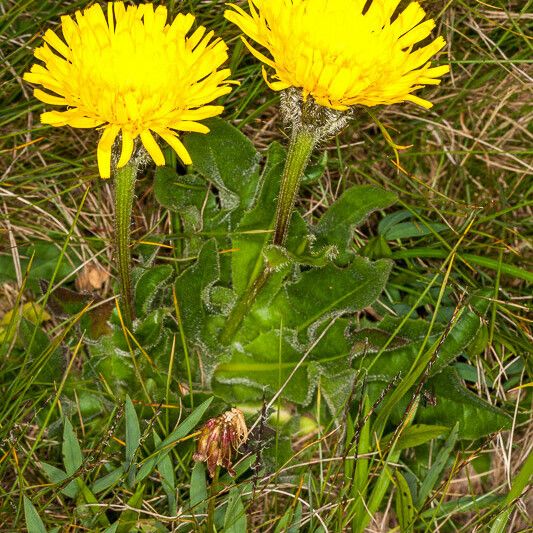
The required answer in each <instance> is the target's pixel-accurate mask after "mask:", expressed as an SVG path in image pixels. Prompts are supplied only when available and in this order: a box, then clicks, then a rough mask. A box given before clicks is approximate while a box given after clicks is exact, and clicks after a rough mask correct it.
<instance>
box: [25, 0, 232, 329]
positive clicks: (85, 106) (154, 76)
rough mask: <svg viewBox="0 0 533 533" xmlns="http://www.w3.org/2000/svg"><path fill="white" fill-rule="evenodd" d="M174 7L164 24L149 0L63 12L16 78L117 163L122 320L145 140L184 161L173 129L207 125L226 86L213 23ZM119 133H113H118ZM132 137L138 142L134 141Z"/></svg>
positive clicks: (106, 171) (128, 312)
mask: <svg viewBox="0 0 533 533" xmlns="http://www.w3.org/2000/svg"><path fill="white" fill-rule="evenodd" d="M194 20H195V18H194V16H193V15H191V14H179V15H178V16H177V17H176V18H175V19H174V21H173V22H172V23H171V24H167V9H166V8H165V7H164V6H157V7H156V8H154V6H153V5H152V4H142V5H138V6H127V7H126V6H125V5H124V3H123V2H110V3H108V4H107V15H106V14H104V11H103V9H102V8H101V6H100V5H98V4H95V5H92V6H91V7H89V8H87V9H86V10H84V11H83V12H82V11H77V12H76V14H75V17H74V18H72V17H70V16H64V17H62V19H61V33H62V37H60V36H59V35H58V34H57V33H55V32H54V31H53V30H47V31H46V33H45V34H44V41H45V44H44V45H43V46H41V47H39V48H37V49H36V50H35V57H36V58H37V59H38V60H39V61H41V62H42V63H43V64H41V63H38V64H35V65H33V66H32V68H31V70H30V72H28V73H26V74H25V75H24V79H25V80H27V81H29V82H31V83H33V84H35V85H41V86H42V87H43V89H44V90H43V89H40V88H36V89H35V91H34V95H35V97H36V98H38V99H39V100H41V101H43V102H44V103H46V104H49V105H52V106H60V108H61V109H54V110H52V111H47V112H45V113H43V114H42V115H41V121H42V122H43V123H44V124H50V125H52V126H71V127H74V128H98V129H99V130H100V131H101V132H102V135H101V137H100V141H99V143H98V150H97V156H98V168H99V172H100V176H101V177H102V178H109V177H110V176H111V171H112V168H114V169H116V172H115V180H116V192H115V195H116V221H117V224H116V225H117V228H116V229H117V258H118V268H119V273H120V277H121V284H122V296H123V298H122V300H123V305H124V313H125V316H126V319H127V321H128V322H129V321H131V319H132V317H133V307H132V304H131V281H130V273H129V271H130V262H131V259H130V251H129V238H130V237H129V233H130V232H129V224H130V220H131V210H132V202H133V188H134V183H135V176H136V174H137V170H138V167H139V164H140V162H141V161H142V160H143V154H144V150H143V149H142V148H141V144H142V146H143V147H144V149H145V150H146V152H148V154H149V155H150V156H151V158H152V159H153V161H154V162H155V164H156V165H164V164H165V158H164V156H163V152H162V150H161V148H160V146H159V143H158V142H157V140H156V137H159V138H161V139H162V140H164V141H166V143H168V144H169V145H170V146H171V147H172V148H173V149H174V150H175V152H176V153H177V154H178V156H179V157H180V159H181V160H182V161H183V162H184V163H185V164H190V163H191V158H190V156H189V154H188V153H187V150H186V149H185V147H184V145H183V143H182V142H181V141H180V139H179V134H178V132H181V131H184V132H187V131H194V132H199V133H207V132H208V131H209V129H208V128H207V127H206V126H205V125H203V124H201V123H200V122H199V121H201V120H202V119H205V118H208V117H213V116H216V115H219V114H220V113H221V112H222V111H223V107H222V106H218V105H211V103H212V102H213V101H214V100H215V99H216V98H218V97H219V96H222V95H224V94H227V93H228V92H230V91H231V87H230V85H229V81H228V78H229V75H230V71H229V70H228V69H221V70H219V68H220V67H221V65H222V64H223V63H224V62H225V61H226V60H227V57H228V55H227V47H226V45H225V43H224V42H223V41H222V40H221V39H213V32H212V31H211V32H207V31H206V28H204V27H203V26H199V27H198V28H197V29H196V30H194V31H192V32H191V28H192V25H193V23H194ZM118 139H119V140H120V143H119V141H118ZM139 141H140V142H139Z"/></svg>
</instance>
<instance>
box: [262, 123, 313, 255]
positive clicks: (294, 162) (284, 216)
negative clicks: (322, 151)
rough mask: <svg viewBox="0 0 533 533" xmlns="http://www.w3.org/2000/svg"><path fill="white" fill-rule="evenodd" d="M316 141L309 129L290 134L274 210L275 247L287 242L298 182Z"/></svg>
mask: <svg viewBox="0 0 533 533" xmlns="http://www.w3.org/2000/svg"><path fill="white" fill-rule="evenodd" d="M317 140H318V139H317V135H316V133H314V132H313V131H312V130H311V129H310V128H306V127H300V128H295V129H294V130H293V132H292V137H291V142H290V144H289V150H288V153H287V161H286V163H285V169H284V170H283V176H282V178H281V188H280V193H279V197H278V205H277V208H276V224H275V226H274V237H273V240H272V242H273V244H275V245H277V246H285V242H286V241H287V236H288V234H289V225H290V222H291V217H292V212H293V209H294V204H295V203H296V196H297V194H298V190H299V189H300V182H301V180H302V176H303V173H304V171H305V169H306V167H307V164H308V163H309V158H310V157H311V153H312V152H313V148H314V147H315V145H316V143H317Z"/></svg>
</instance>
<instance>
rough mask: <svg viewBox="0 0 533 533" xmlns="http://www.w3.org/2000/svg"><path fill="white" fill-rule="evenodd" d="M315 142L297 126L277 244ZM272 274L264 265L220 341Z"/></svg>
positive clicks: (231, 334)
mask: <svg viewBox="0 0 533 533" xmlns="http://www.w3.org/2000/svg"><path fill="white" fill-rule="evenodd" d="M316 142H317V136H316V135H315V134H314V133H313V132H311V131H310V130H309V129H307V128H298V129H295V130H294V131H293V134H292V137H291V142H290V144H289V150H288V153H287V160H286V162H285V168H284V169H283V176H282V178H281V188H280V193H279V197H278V205H277V208H276V218H275V221H276V222H275V226H274V237H273V240H272V242H273V244H276V245H278V246H284V245H285V241H286V240H287V235H288V233H289V224H290V221H291V217H292V212H293V210H294V204H295V202H296V195H297V194H298V189H299V188H300V181H301V179H302V175H303V173H304V170H305V168H306V167H307V163H308V162H309V158H310V157H311V153H312V151H313V148H314V147H315V145H316ZM271 275H272V270H271V269H270V268H269V266H268V265H265V266H264V267H263V270H262V271H261V273H260V274H259V275H258V276H257V277H256V278H255V279H254V280H253V282H252V283H251V284H250V285H249V286H248V288H247V289H246V292H245V293H244V294H243V295H242V296H241V297H240V298H239V300H238V301H237V303H236V304H235V307H234V308H233V309H232V311H231V313H230V315H229V317H228V320H227V322H226V325H225V327H224V330H223V331H222V333H221V335H220V342H221V343H222V344H229V343H230V342H231V340H232V339H233V337H234V336H235V334H236V333H237V331H238V329H239V327H240V325H241V323H242V321H243V320H244V317H245V316H246V315H247V314H248V312H249V311H250V309H251V307H252V305H253V303H254V301H255V299H256V297H257V295H258V294H259V293H260V292H261V290H262V289H263V287H264V286H265V284H266V282H267V281H268V280H269V278H270V276H271Z"/></svg>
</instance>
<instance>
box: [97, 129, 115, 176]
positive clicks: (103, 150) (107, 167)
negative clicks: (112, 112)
mask: <svg viewBox="0 0 533 533" xmlns="http://www.w3.org/2000/svg"><path fill="white" fill-rule="evenodd" d="M119 129H120V128H119V127H118V126H114V125H110V126H107V127H106V128H104V131H103V133H102V137H100V142H99V143H98V150H97V152H96V155H97V159H98V170H99V172H100V176H101V177H102V178H104V179H107V178H109V177H110V176H111V149H112V148H113V143H114V142H115V139H116V138H117V135H118V132H119Z"/></svg>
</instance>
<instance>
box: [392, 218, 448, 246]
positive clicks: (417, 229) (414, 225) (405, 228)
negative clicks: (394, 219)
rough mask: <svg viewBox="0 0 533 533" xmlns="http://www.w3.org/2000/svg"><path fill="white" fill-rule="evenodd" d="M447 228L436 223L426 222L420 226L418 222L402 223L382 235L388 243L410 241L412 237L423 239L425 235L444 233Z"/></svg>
mask: <svg viewBox="0 0 533 533" xmlns="http://www.w3.org/2000/svg"><path fill="white" fill-rule="evenodd" d="M447 229H449V228H448V226H446V225H445V224H440V223H438V222H428V223H426V224H422V223H421V222H419V221H417V220H416V221H412V222H402V223H401V224H396V225H395V226H393V227H392V228H390V229H389V230H388V231H387V232H386V233H385V235H384V237H385V239H387V240H388V241H394V240H396V239H410V238H413V237H424V236H425V235H432V234H434V233H441V232H443V231H446V230H447Z"/></svg>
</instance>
